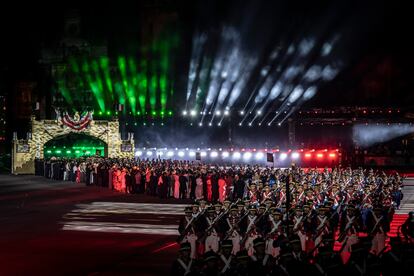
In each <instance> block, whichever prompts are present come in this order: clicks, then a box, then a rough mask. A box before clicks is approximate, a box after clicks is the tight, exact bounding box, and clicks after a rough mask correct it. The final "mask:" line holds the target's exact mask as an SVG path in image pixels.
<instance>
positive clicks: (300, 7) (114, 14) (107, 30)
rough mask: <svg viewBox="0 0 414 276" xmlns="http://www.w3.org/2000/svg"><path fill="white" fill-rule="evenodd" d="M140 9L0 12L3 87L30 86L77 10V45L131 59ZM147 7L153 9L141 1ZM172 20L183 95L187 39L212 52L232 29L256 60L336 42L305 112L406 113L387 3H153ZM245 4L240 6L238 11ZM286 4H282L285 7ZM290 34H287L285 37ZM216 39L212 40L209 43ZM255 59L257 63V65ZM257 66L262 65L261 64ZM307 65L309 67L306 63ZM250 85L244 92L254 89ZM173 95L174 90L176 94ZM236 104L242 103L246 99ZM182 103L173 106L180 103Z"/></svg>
mask: <svg viewBox="0 0 414 276" xmlns="http://www.w3.org/2000/svg"><path fill="white" fill-rule="evenodd" d="M138 2H140V3H127V4H126V3H122V4H121V3H119V1H118V2H114V3H111V4H103V3H99V4H98V3H96V4H91V3H88V4H85V3H82V4H77V3H74V2H72V1H70V2H66V3H67V4H65V2H59V3H52V4H40V5H38V4H36V5H35V4H33V3H31V4H25V5H24V6H23V5H20V4H7V5H4V4H3V7H2V9H1V16H0V18H1V19H0V20H1V21H0V28H1V34H2V38H3V39H2V44H1V51H0V55H1V56H0V64H1V69H2V71H3V74H4V72H7V76H9V77H10V79H15V80H21V79H33V80H36V78H37V74H38V63H37V61H38V59H39V53H40V50H41V49H42V47H53V46H54V45H56V42H57V41H59V39H60V38H61V36H62V31H63V19H64V15H65V13H68V11H71V10H77V11H78V12H79V13H80V15H81V18H82V37H84V38H85V39H87V40H88V41H91V42H92V43H94V42H96V43H104V42H105V41H107V45H108V51H109V56H114V57H115V56H117V55H119V54H123V53H128V51H133V49H134V47H138V46H137V45H139V44H140V41H139V33H140V28H141V27H142V24H144V23H143V22H145V21H143V20H141V19H140V17H141V16H142V14H143V13H145V12H144V11H143V9H144V8H143V1H138ZM145 2H148V3H151V2H152V1H145ZM160 2H166V3H167V4H166V5H164V6H163V9H168V10H171V11H174V12H176V14H177V16H178V17H177V18H178V19H177V20H178V25H177V28H178V30H179V32H180V46H179V50H178V52H177V57H178V59H179V61H178V62H177V68H174V70H176V75H177V78H178V86H179V87H182V90H183V91H184V90H186V86H187V80H188V79H187V75H188V69H189V63H190V59H191V49H192V43H191V42H192V38H193V36H194V35H195V33H196V32H197V30H201V31H204V32H206V33H208V34H209V37H210V38H211V39H209V42H208V43H210V44H211V45H210V46H213V45H214V43H217V42H218V41H217V40H219V35H218V32H219V30H220V28H221V27H222V26H223V25H230V26H235V28H236V29H237V30H238V31H239V34H241V45H242V48H243V50H245V51H246V53H259V54H258V56H260V57H263V56H265V55H266V54H267V53H269V51H270V49H271V48H272V46H273V45H277V44H278V43H279V44H280V48H281V49H284V48H285V47H288V44H289V43H288V42H289V41H294V39H296V38H297V37H300V35H302V34H303V35H309V36H312V35H316V34H318V33H319V32H320V30H321V29H324V34H323V35H322V36H327V35H332V34H335V33H337V34H340V35H341V36H343V38H344V40H343V41H341V43H343V45H342V47H341V48H340V50H339V51H338V53H337V56H335V57H332V58H333V59H334V58H337V59H341V61H342V63H343V65H342V67H341V70H340V72H339V73H338V74H337V75H336V76H335V78H334V79H332V80H330V81H329V82H326V83H324V84H323V85H321V86H320V87H319V89H318V92H317V95H316V96H315V97H314V98H313V99H311V100H310V101H308V102H306V103H305V107H312V106H324V105H332V104H334V105H342V104H345V105H374V104H380V105H384V106H385V105H387V106H390V105H396V106H401V105H405V106H407V105H408V106H411V104H412V103H413V94H414V93H412V92H413V88H412V84H413V83H412V82H413V81H412V77H411V76H412V73H413V69H412V64H413V63H412V62H413V55H412V49H413V47H412V42H409V40H410V39H409V37H408V36H409V34H410V25H411V24H410V23H411V22H410V17H409V14H407V13H408V11H405V9H404V7H400V6H399V4H392V5H391V4H386V3H385V2H386V1H337V2H335V5H332V4H331V2H332V1H303V2H302V1H272V2H271V1H262V2H260V1H198V2H195V1H160ZM241 2H244V3H241ZM287 2H288V3H287ZM286 30H289V32H286ZM215 39H216V40H215ZM259 59H260V58H259ZM260 61H261V62H263V61H264V59H263V58H262V59H261V60H260ZM306 62H312V60H311V59H309V60H308V61H306ZM252 82H253V83H249V84H248V85H249V87H248V88H247V91H251V90H252V89H253V88H252V87H254V85H256V83H254V78H253V81H252ZM179 90H180V89H179ZM244 94H245V95H241V97H248V95H247V94H248V93H246V92H244ZM181 100H182V99H180V101H181Z"/></svg>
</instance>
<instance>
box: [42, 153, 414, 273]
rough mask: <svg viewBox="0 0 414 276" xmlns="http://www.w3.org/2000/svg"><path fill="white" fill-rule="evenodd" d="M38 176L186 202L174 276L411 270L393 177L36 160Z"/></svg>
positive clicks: (398, 181)
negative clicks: (393, 233)
mask: <svg viewBox="0 0 414 276" xmlns="http://www.w3.org/2000/svg"><path fill="white" fill-rule="evenodd" d="M36 174H38V175H43V176H45V177H48V178H53V179H62V180H68V181H73V182H84V183H86V185H97V186H104V187H108V188H111V189H114V190H116V191H120V192H125V193H146V194H148V195H152V196H158V197H160V198H161V199H164V198H176V199H187V200H188V199H191V200H193V202H194V203H193V204H192V205H191V206H187V207H186V208H185V210H184V213H185V215H184V216H183V217H182V219H181V220H180V224H179V229H178V230H179V233H180V236H179V237H178V242H179V243H180V250H179V256H178V258H177V260H176V261H175V262H174V263H173V266H172V274H173V275H191V274H192V275H301V274H305V275H335V276H336V275H345V274H347V275H391V274H395V271H398V270H399V269H400V270H401V271H404V270H403V269H405V268H406V267H409V266H412V265H413V264H414V252H413V248H414V247H413V240H414V213H410V215H409V217H408V219H407V221H406V222H405V223H404V224H403V225H401V227H400V229H399V232H401V234H402V238H398V237H397V238H391V239H390V245H391V247H389V246H386V240H387V233H388V232H389V230H390V223H391V221H392V220H393V216H394V212H395V210H396V209H399V208H400V203H401V200H402V198H403V194H402V185H403V179H402V177H400V176H399V175H398V173H394V174H392V175H387V174H385V173H384V172H374V171H373V170H364V169H361V168H359V169H354V170H353V169H351V168H341V167H339V168H333V169H327V168H325V169H304V168H299V167H296V166H292V167H291V168H286V169H281V168H273V167H261V166H251V165H242V166H237V165H229V166H221V165H212V164H203V163H201V162H191V161H173V160H159V159H157V160H139V159H138V160H133V159H117V158H84V159H51V160H37V161H36Z"/></svg>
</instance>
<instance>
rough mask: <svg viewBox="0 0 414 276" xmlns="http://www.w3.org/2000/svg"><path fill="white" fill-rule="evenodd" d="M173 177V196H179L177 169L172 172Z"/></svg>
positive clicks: (177, 197)
mask: <svg viewBox="0 0 414 276" xmlns="http://www.w3.org/2000/svg"><path fill="white" fill-rule="evenodd" d="M173 177H174V198H176V199H179V198H180V177H179V176H178V175H177V171H174V172H173Z"/></svg>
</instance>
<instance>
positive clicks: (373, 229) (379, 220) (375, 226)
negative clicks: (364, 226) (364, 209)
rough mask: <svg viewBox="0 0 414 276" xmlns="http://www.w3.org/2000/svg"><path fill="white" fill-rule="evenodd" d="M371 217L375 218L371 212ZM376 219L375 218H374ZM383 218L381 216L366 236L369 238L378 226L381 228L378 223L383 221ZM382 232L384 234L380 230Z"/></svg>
mask: <svg viewBox="0 0 414 276" xmlns="http://www.w3.org/2000/svg"><path fill="white" fill-rule="evenodd" d="M371 213H372V215H373V216H375V214H374V213H373V212H372V211H371ZM375 218H376V216H375ZM383 218H384V216H381V217H380V218H379V219H378V220H377V221H376V223H375V225H374V227H373V228H372V230H371V231H370V232H369V233H368V236H371V235H372V234H374V232H375V231H376V230H377V228H378V226H379V227H380V228H381V227H382V226H381V224H380V222H381V221H382V220H383ZM381 231H382V232H384V230H383V229H381Z"/></svg>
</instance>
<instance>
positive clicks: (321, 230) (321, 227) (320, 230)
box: [315, 202, 342, 240]
mask: <svg viewBox="0 0 414 276" xmlns="http://www.w3.org/2000/svg"><path fill="white" fill-rule="evenodd" d="M340 205H342V202H341V204H340ZM340 205H339V206H340ZM339 206H338V207H337V208H336V210H335V212H333V213H332V215H331V216H330V217H329V218H328V219H327V220H325V221H324V223H323V224H322V226H321V225H319V226H318V228H317V229H316V230H317V234H316V236H315V240H316V239H317V238H318V237H319V236H320V235H321V234H322V233H323V230H324V229H325V225H326V223H328V222H329V221H331V219H333V217H334V216H335V215H336V214H338V210H339Z"/></svg>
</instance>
